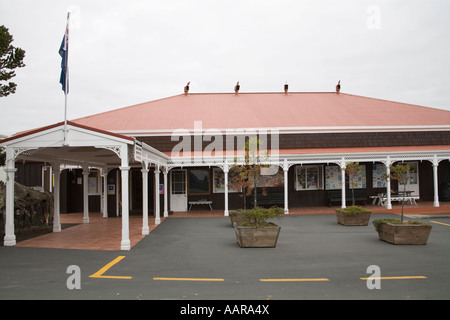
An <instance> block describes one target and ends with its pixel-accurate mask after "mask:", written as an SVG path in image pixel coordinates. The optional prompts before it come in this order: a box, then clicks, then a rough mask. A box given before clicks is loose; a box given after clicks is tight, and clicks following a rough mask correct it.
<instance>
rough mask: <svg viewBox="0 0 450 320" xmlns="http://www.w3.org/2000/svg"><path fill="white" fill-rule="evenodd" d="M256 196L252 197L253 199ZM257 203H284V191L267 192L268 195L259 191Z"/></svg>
mask: <svg viewBox="0 0 450 320" xmlns="http://www.w3.org/2000/svg"><path fill="white" fill-rule="evenodd" d="M253 199H254V198H253V197H252V200H253ZM256 204H257V205H258V206H260V205H271V206H273V205H277V204H278V205H282V206H283V205H284V193H283V192H272V193H267V195H263V194H262V193H258V194H257V195H256Z"/></svg>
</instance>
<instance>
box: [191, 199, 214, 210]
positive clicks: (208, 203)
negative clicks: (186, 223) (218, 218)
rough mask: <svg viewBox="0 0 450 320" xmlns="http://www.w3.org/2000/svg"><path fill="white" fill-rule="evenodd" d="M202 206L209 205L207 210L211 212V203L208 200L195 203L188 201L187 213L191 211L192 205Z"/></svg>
mask: <svg viewBox="0 0 450 320" xmlns="http://www.w3.org/2000/svg"><path fill="white" fill-rule="evenodd" d="M202 204H206V205H209V209H210V210H211V211H212V207H211V204H212V201H209V200H197V201H189V211H191V208H192V205H202Z"/></svg>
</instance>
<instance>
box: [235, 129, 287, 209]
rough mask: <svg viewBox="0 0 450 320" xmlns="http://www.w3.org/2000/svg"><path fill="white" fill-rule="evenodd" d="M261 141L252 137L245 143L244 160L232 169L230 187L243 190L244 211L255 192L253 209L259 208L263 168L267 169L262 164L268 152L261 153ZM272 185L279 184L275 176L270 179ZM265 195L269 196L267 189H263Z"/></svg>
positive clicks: (236, 163)
mask: <svg viewBox="0 0 450 320" xmlns="http://www.w3.org/2000/svg"><path fill="white" fill-rule="evenodd" d="M260 144H261V143H260V140H259V139H258V138H256V137H251V138H250V139H248V141H246V143H245V150H244V158H243V161H242V164H240V163H239V161H238V159H235V164H234V165H233V166H232V167H231V170H233V172H234V175H233V176H232V178H231V180H230V186H231V188H233V189H238V190H239V189H241V190H242V193H243V197H244V209H245V208H246V197H247V196H249V195H251V194H252V192H253V208H256V207H257V206H258V203H257V192H258V191H257V189H258V184H259V182H260V181H261V174H260V172H261V168H264V167H267V165H264V164H262V163H261V162H262V161H264V160H265V159H267V157H268V153H267V151H266V152H265V153H263V154H261V155H260V154H259V153H260V150H259V148H260ZM269 180H270V183H273V184H277V183H279V181H278V178H277V177H276V176H275V177H274V178H272V179H269ZM262 192H263V195H267V190H266V188H264V187H263V188H262Z"/></svg>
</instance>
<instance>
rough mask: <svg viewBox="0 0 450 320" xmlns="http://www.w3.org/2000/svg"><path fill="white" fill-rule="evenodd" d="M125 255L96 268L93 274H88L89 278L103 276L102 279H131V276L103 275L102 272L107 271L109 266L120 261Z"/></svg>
mask: <svg viewBox="0 0 450 320" xmlns="http://www.w3.org/2000/svg"><path fill="white" fill-rule="evenodd" d="M123 258H125V256H118V257H117V258H115V259H114V260H113V261H111V262H110V263H108V264H107V265H106V266H104V267H103V268H101V269H100V270H98V271H97V272H96V273H94V274H93V275H90V276H89V278H104V279H131V278H132V277H122V276H104V275H103V274H104V273H105V272H106V271H108V269H109V268H111V267H112V266H113V265H115V264H116V263H118V262H119V261H121V260H122V259H123Z"/></svg>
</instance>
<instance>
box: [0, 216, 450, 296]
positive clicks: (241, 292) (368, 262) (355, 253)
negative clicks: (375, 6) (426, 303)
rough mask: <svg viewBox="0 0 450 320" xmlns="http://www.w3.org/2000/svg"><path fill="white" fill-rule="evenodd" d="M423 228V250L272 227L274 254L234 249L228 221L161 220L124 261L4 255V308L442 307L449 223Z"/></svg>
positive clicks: (314, 220)
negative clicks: (139, 303) (369, 303)
mask: <svg viewBox="0 0 450 320" xmlns="http://www.w3.org/2000/svg"><path fill="white" fill-rule="evenodd" d="M392 216H393V215H391V214H373V215H372V218H371V221H372V220H373V219H375V218H381V217H392ZM423 220H424V221H427V222H430V221H433V222H430V223H431V224H432V225H433V229H432V231H431V235H430V238H429V240H428V244H427V245H412V246H411V245H392V244H389V243H386V242H383V241H380V240H379V239H378V235H377V233H376V231H375V229H374V227H373V226H372V224H371V222H370V223H369V225H368V226H363V227H345V226H341V225H339V224H337V223H336V217H335V216H334V215H329V214H324V215H296V216H294V215H292V216H284V217H282V218H280V219H275V220H274V222H275V223H277V224H279V225H281V233H280V238H279V240H278V244H277V247H276V248H258V249H249V248H240V247H239V246H238V244H237V243H236V237H235V234H234V229H233V227H232V226H231V224H230V222H229V219H228V218H225V217H221V218H172V219H171V218H169V219H165V220H164V221H163V222H162V223H161V225H159V226H158V227H157V228H155V229H154V230H153V231H152V232H151V233H150V234H149V235H148V236H146V237H145V238H143V239H142V240H141V241H140V242H139V243H138V244H136V245H135V246H134V247H133V248H132V250H131V251H127V252H124V251H97V250H74V249H45V248H24V247H0V257H1V259H0V270H1V271H0V273H1V277H0V299H2V300H8V299H46V300H50V299H87V300H92V299H108V300H111V299H120V300H125V299H126V300H128V299H130V300H140V299H142V300H181V301H183V300H185V301H192V300H198V301H202V300H204V301H206V300H208V301H212V300H227V301H228V300H229V301H237V300H252V301H254V300H257V301H267V300H330V299H331V300H336V299H339V300H342V299H343V300H366V299H367V300H372V299H383V300H387V299H389V300H404V299H413V300H416V299H420V300H422V299H427V300H428V299H429V300H431V299H433V300H434V299H439V300H441V299H442V300H447V299H449V298H450V268H449V266H450V255H449V253H450V219H446V218H430V219H423ZM74 241H77V239H74ZM374 268H375V269H374ZM374 270H376V271H377V272H378V273H376V274H375V273H374ZM375 276H379V277H377V278H376V277H375ZM371 284H372V286H371ZM374 284H376V285H377V286H375V287H374Z"/></svg>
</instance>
